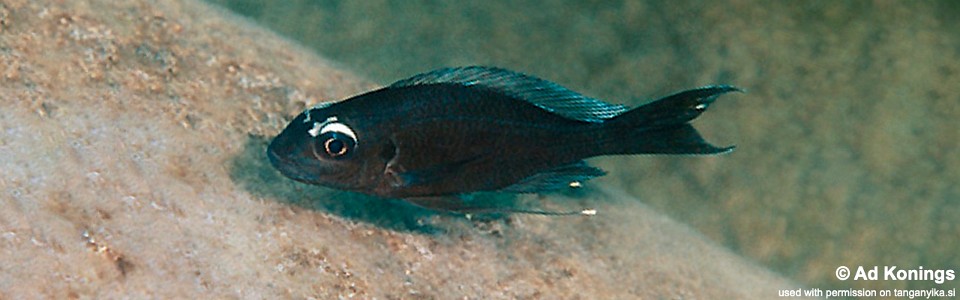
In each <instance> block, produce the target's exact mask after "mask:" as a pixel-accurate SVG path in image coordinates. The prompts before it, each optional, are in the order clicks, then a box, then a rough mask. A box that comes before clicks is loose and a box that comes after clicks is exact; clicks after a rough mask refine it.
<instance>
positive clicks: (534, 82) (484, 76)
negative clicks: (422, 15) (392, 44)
mask: <svg viewBox="0 0 960 300" xmlns="http://www.w3.org/2000/svg"><path fill="white" fill-rule="evenodd" d="M439 83H453V84H461V85H464V86H481V87H484V88H488V89H492V90H494V91H497V92H500V93H504V94H506V95H509V96H512V97H514V98H517V99H520V100H523V101H527V102H529V103H531V104H533V105H536V106H537V107H540V108H542V109H544V110H546V111H549V112H551V113H554V114H557V115H560V116H562V117H565V118H568V119H573V120H578V121H584V122H591V123H602V122H603V121H604V120H607V119H610V118H613V117H615V116H617V115H620V114H621V113H623V112H625V111H627V107H626V106H623V105H618V104H610V103H606V102H603V101H600V100H597V99H594V98H590V97H587V96H584V95H581V94H579V93H577V92H574V91H571V90H569V89H567V88H565V87H562V86H560V85H559V84H556V83H553V82H550V81H546V80H543V79H540V78H536V77H533V76H528V75H524V74H521V73H517V72H513V71H509V70H505V69H500V68H492V67H478V66H472V67H458V68H444V69H438V70H433V71H430V72H427V73H423V74H419V75H415V76H413V77H410V78H407V79H403V80H400V81H397V82H394V83H393V84H391V85H390V87H406V86H416V85H425V84H439Z"/></svg>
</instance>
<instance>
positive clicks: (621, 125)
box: [606, 85, 742, 154]
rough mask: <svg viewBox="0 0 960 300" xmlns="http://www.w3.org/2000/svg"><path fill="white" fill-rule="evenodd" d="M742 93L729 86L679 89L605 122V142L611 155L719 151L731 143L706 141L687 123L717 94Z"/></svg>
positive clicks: (707, 152) (710, 102)
mask: <svg viewBox="0 0 960 300" xmlns="http://www.w3.org/2000/svg"><path fill="white" fill-rule="evenodd" d="M729 92H742V90H741V89H739V88H736V87H734V86H729V85H715V86H706V87H702V88H697V89H692V90H687V91H683V92H679V93H676V94H673V95H670V96H666V97H663V98H661V99H659V100H656V101H653V102H650V103H648V104H645V105H643V106H640V107H637V108H635V109H632V110H630V111H627V112H625V113H623V114H621V115H619V116H616V117H614V118H612V119H610V120H608V121H607V122H606V123H607V124H608V126H610V128H611V130H613V136H611V137H610V141H608V142H607V144H608V145H607V146H608V147H609V149H610V150H609V151H610V152H612V153H611V154H719V153H726V152H730V151H732V150H733V148H734V146H728V147H716V146H714V145H711V144H710V143H707V142H706V141H704V140H703V138H702V137H701V136H700V133H699V132H697V130H696V129H694V128H693V126H691V125H690V124H689V122H690V121H691V120H693V119H695V118H696V117H698V116H700V114H701V113H703V112H704V111H706V110H707V108H708V107H709V106H710V104H712V103H713V101H714V100H716V99H717V97H719V96H720V95H723V94H726V93H729Z"/></svg>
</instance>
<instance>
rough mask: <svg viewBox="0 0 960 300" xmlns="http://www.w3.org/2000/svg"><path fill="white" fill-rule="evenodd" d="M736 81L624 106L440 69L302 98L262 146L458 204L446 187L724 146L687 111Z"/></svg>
mask: <svg viewBox="0 0 960 300" xmlns="http://www.w3.org/2000/svg"><path fill="white" fill-rule="evenodd" d="M737 90H738V89H737V88H735V87H732V86H710V87H704V88H699V89H694V90H689V91H685V92H681V93H678V94H674V95H671V96H668V97H665V98H663V99H660V100H657V101H654V102H652V103H650V104H647V105H644V106H640V107H638V108H636V109H633V110H628V109H627V108H626V107H625V106H622V105H615V104H609V103H606V102H603V101H600V100H597V99H593V98H589V97H586V96H583V95H580V94H578V93H576V92H573V91H570V90H568V89H566V88H563V87H561V86H559V85H557V84H555V83H552V82H549V81H546V80H542V79H538V78H535V77H532V76H527V75H524V74H520V73H516V72H512V71H508V70H504V69H499V68H488V67H461V68H446V69H440V70H435V71H431V72H428V73H423V74H419V75H416V76H414V77H411V78H408V79H404V80H401V81H398V82H396V83H394V84H392V85H390V86H387V87H384V88H381V89H377V90H374V91H371V92H367V93H364V94H361V95H358V96H354V97H351V98H349V99H346V100H344V101H340V102H337V103H332V104H324V105H320V106H316V107H314V108H311V109H308V110H306V111H304V112H303V113H302V114H300V115H298V116H297V117H296V118H295V119H294V120H293V121H291V122H290V124H289V125H287V127H286V128H285V129H284V130H283V131H282V132H281V133H280V134H279V135H278V136H277V137H276V138H275V139H274V140H273V141H272V142H271V144H270V146H269V147H268V151H267V153H268V157H269V159H270V162H271V163H272V164H273V166H274V167H276V168H277V169H278V170H279V171H280V172H281V173H282V174H283V175H285V176H287V177H290V178H292V179H294V180H297V181H301V182H305V183H310V184H317V185H324V186H329V187H333V188H337V189H342V190H350V191H356V192H361V193H366V194H371V195H375V196H379V197H383V198H402V199H407V200H410V201H411V202H414V203H416V204H420V205H423V206H428V207H431V208H437V209H443V210H458V209H456V208H457V207H458V203H457V201H458V200H456V199H457V198H455V197H450V196H456V195H461V194H466V193H471V192H478V191H505V192H517V193H534V192H543V191H549V190H555V189H559V188H564V187H568V186H571V185H579V184H580V182H582V181H585V180H588V179H590V178H593V177H597V176H602V175H604V174H605V173H604V172H603V171H602V170H600V169H597V168H594V167H591V166H589V165H587V164H586V163H585V162H583V159H585V158H589V157H594V156H600V155H617V154H717V153H724V152H728V151H730V150H732V149H733V147H722V148H721V147H715V146H713V145H710V144H709V143H707V142H705V141H704V140H703V139H702V138H701V137H700V135H699V133H697V131H696V130H695V129H694V128H693V127H692V126H691V125H690V124H688V122H689V121H690V120H692V119H693V118H696V117H697V116H698V115H699V114H700V113H702V112H703V111H704V110H705V109H706V108H707V107H708V106H709V105H710V104H711V103H712V102H713V100H714V99H716V97H717V96H719V95H720V94H723V93H727V92H731V91H737ZM438 199H439V200H438Z"/></svg>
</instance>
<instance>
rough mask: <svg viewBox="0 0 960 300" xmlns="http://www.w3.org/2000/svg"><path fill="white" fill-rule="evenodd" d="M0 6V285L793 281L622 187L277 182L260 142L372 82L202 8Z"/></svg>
mask: <svg viewBox="0 0 960 300" xmlns="http://www.w3.org/2000/svg"><path fill="white" fill-rule="evenodd" d="M0 12H2V13H0V66H2V69H0V72H2V74H0V82H2V84H0V103H2V107H3V109H2V111H0V131H2V134H0V153H2V155H0V166H2V168H3V172H2V174H0V191H2V192H3V196H2V197H0V253H2V255H0V298H4V299H5V298H20V297H26V296H37V297H45V298H58V299H62V298H119V297H120V296H129V297H132V298H195V297H202V298H225V297H240V298H306V297H314V298H320V299H329V298H333V297H358V298H373V297H376V298H415V297H422V298H454V297H471V298H481V297H482V298H524V297H536V298H575V297H582V298H601V299H624V298H637V297H650V298H654V297H655V298H707V299H717V298H755V297H773V295H775V294H776V292H777V290H778V289H785V288H794V289H795V288H797V286H796V285H795V284H790V283H789V282H787V281H785V280H783V279H781V278H780V277H779V276H777V275H775V274H772V273H770V272H769V271H766V270H764V269H763V268H760V267H758V266H756V265H754V264H753V263H750V262H747V261H745V260H743V259H741V258H740V257H738V256H736V255H733V254H731V253H730V252H729V251H727V250H725V249H722V248H720V247H718V246H716V245H715V244H713V243H711V242H709V241H707V240H705V239H704V238H703V237H702V236H701V235H700V234H698V233H696V232H694V231H692V230H690V229H689V228H688V227H687V226H685V225H682V224H679V223H677V222H675V221H672V220H670V219H668V218H666V217H664V216H662V215H660V214H658V213H656V212H653V211H651V210H650V209H649V208H647V207H645V206H643V205H641V204H639V201H637V200H635V199H623V198H625V196H623V195H622V194H619V193H618V192H616V191H608V190H596V191H593V192H591V193H589V194H588V195H587V196H585V197H589V198H596V199H592V200H590V202H589V203H590V204H595V207H596V208H598V209H599V211H600V214H601V215H600V216H597V217H592V218H585V217H572V218H546V217H538V216H523V215H520V216H510V217H506V218H500V219H497V218H493V219H487V220H465V219H463V218H459V217H449V216H442V215H432V214H430V213H428V212H424V211H422V210H417V209H415V208H411V207H409V206H408V205H405V204H402V203H396V202H391V201H385V200H379V199H368V198H363V197H358V196H354V195H351V194H342V193H336V192H332V191H329V190H324V189H320V188H314V187H308V186H304V185H301V184H296V183H293V182H290V181H289V180H285V179H283V178H281V177H280V175H279V174H278V173H276V171H274V170H273V169H272V168H270V167H269V165H268V162H267V161H266V157H263V155H262V153H263V149H265V147H266V141H267V136H271V135H274V134H276V133H277V132H279V130H280V129H281V128H282V126H283V125H284V124H285V123H286V122H287V121H288V120H289V118H291V117H292V116H294V115H295V114H297V113H299V112H300V111H301V110H302V109H303V108H304V107H306V106H307V105H312V104H315V103H318V102H323V101H329V100H335V99H342V98H345V97H346V96H348V95H351V94H354V93H356V92H358V91H362V90H366V89H369V88H371V87H373V85H371V84H369V83H367V82H365V81H363V80H362V79H360V78H358V77H357V76H354V75H352V74H351V73H349V72H346V71H342V70H338V69H337V68H336V67H334V64H333V63H331V62H328V61H325V60H323V59H321V58H318V57H316V56H315V55H313V54H311V53H310V52H309V51H307V50H305V49H303V48H301V47H298V46H296V45H294V44H292V43H290V42H289V41H286V40H284V39H282V38H280V37H277V36H276V35H274V34H272V33H270V32H267V31H265V30H263V29H259V28H257V27H256V26H253V25H251V24H249V23H247V22H246V21H244V20H240V19H238V18H235V17H232V16H230V15H228V14H225V13H223V12H222V11H220V10H218V9H216V8H212V7H209V6H207V5H205V4H202V3H197V2H193V1H163V2H153V1H125V2H115V1H102V0H99V1H98V0H94V1H83V2H80V1H63V2H57V1H26V0H10V1H4V3H3V4H0ZM550 200H551V201H555V202H560V203H570V202H576V201H581V200H582V199H568V198H565V197H561V196H551V199H550ZM430 227H435V228H437V229H435V230H426V229H424V228H430Z"/></svg>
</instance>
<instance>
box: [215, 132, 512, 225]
mask: <svg viewBox="0 0 960 300" xmlns="http://www.w3.org/2000/svg"><path fill="white" fill-rule="evenodd" d="M269 142H270V141H269V139H268V138H266V137H262V136H250V137H249V138H248V139H247V141H246V143H244V146H243V149H242V150H241V151H240V153H239V154H238V155H237V156H235V157H233V158H232V159H231V161H230V167H229V176H230V179H231V180H232V181H233V182H234V183H236V184H237V185H238V186H240V187H241V188H243V189H244V190H246V191H247V192H249V193H250V194H252V195H254V196H256V197H259V198H262V199H267V200H272V201H277V202H280V203H284V204H289V205H295V206H297V207H301V208H304V209H309V210H313V211H320V212H325V213H329V214H333V215H337V216H339V217H342V218H344V219H349V220H354V221H357V222H362V223H367V224H372V225H374V226H377V227H380V228H384V229H388V230H393V231H403V232H411V233H417V234H428V235H432V234H441V233H444V232H448V231H450V230H451V229H453V228H456V227H461V228H462V227H464V226H476V222H490V221H498V220H502V219H503V218H505V217H504V216H503V215H502V214H489V215H484V216H479V218H472V219H471V220H467V219H466V218H464V217H463V215H459V214H453V213H446V212H439V211H434V210H430V209H426V208H422V207H419V206H415V205H412V204H410V203H407V202H405V201H403V200H399V199H382V198H377V197H373V196H368V195H364V194H360V193H354V192H346V191H340V190H335V189H330V188H325V187H321V186H314V185H309V184H305V183H301V182H297V181H294V180H292V179H289V178H286V177H284V176H283V175H281V174H280V172H279V171H277V170H276V169H274V168H273V166H272V165H270V162H269V160H268V158H267V156H266V149H267V145H268V144H269ZM438 219H439V220H440V221H438ZM451 220H453V221H452V222H451ZM470 222H474V223H473V225H470ZM439 224H442V226H438V225H439Z"/></svg>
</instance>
